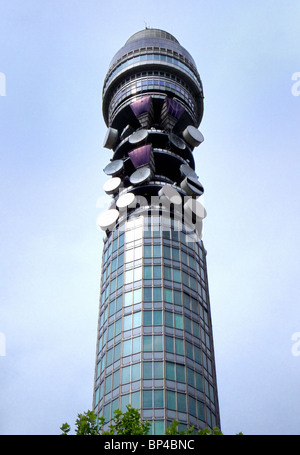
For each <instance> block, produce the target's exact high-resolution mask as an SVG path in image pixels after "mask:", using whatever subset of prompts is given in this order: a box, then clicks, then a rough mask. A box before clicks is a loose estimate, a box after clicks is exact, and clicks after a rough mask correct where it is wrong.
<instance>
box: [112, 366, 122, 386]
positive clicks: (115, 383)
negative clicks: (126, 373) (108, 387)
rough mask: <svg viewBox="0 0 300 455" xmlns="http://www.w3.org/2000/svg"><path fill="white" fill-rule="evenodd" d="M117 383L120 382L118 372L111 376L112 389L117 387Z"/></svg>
mask: <svg viewBox="0 0 300 455" xmlns="http://www.w3.org/2000/svg"><path fill="white" fill-rule="evenodd" d="M119 382H120V370H117V371H115V372H114V374H113V389H115V388H116V387H119Z"/></svg>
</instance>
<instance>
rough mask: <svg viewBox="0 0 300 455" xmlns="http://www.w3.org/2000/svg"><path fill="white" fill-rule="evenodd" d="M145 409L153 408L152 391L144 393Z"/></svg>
mask: <svg viewBox="0 0 300 455" xmlns="http://www.w3.org/2000/svg"><path fill="white" fill-rule="evenodd" d="M143 408H144V409H147V408H148V409H149V408H152V390H144V391H143Z"/></svg>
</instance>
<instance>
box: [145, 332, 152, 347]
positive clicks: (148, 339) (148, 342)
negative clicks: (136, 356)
mask: <svg viewBox="0 0 300 455" xmlns="http://www.w3.org/2000/svg"><path fill="white" fill-rule="evenodd" d="M144 351H152V336H151V335H144Z"/></svg>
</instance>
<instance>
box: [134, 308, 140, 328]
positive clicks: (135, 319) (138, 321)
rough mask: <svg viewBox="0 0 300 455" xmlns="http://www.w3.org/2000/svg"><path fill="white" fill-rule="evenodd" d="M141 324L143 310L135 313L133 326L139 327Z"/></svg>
mask: <svg viewBox="0 0 300 455" xmlns="http://www.w3.org/2000/svg"><path fill="white" fill-rule="evenodd" d="M140 325H141V312H140V311H139V312H137V313H133V321H132V327H133V328H135V327H139V326H140Z"/></svg>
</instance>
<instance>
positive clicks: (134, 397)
mask: <svg viewBox="0 0 300 455" xmlns="http://www.w3.org/2000/svg"><path fill="white" fill-rule="evenodd" d="M131 406H132V407H133V408H135V409H140V407H141V392H134V393H132V394H131Z"/></svg>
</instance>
